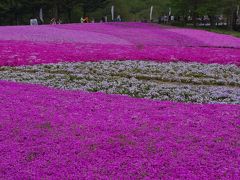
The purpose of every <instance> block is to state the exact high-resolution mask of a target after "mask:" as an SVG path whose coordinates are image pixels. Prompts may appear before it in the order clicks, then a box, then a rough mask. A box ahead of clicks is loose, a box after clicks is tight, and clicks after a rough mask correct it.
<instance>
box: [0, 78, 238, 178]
mask: <svg viewBox="0 0 240 180" xmlns="http://www.w3.org/2000/svg"><path fill="white" fill-rule="evenodd" d="M13 97H14V98H13ZM0 102H1V103H0V109H1V113H0V119H1V126H0V144H1V146H0V151H1V154H0V158H1V161H0V178H2V179H6V178H9V179H10V178H17V179H18V178H20V179H29V178H30V179H31V178H39V177H42V178H49V177H58V178H70V179H72V178H76V177H82V178H83V177H85V178H94V177H95V178H96V177H97V178H106V177H108V178H116V177H118V178H124V177H125V178H127V177H128V178H129V177H132V178H144V177H145V178H146V177H149V178H168V179H169V178H188V179H198V178H200V179H203V178H208V179H219V178H222V179H237V178H238V177H240V169H239V163H240V158H239V157H240V154H239V153H240V151H239V145H240V144H239V143H240V141H239V133H240V129H239V127H240V121H239V116H240V106H237V105H194V104H183V103H172V102H155V101H150V100H143V99H133V98H128V97H123V96H117V95H105V94H102V93H85V92H73V91H61V90H54V89H49V88H46V87H42V86H37V85H24V84H16V83H9V82H2V81H1V83H0ZM196 117H197V118H196Z"/></svg>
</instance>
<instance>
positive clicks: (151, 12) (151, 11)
mask: <svg viewBox="0 0 240 180" xmlns="http://www.w3.org/2000/svg"><path fill="white" fill-rule="evenodd" d="M152 15H153V6H151V9H150V21H152V19H153V18H152Z"/></svg>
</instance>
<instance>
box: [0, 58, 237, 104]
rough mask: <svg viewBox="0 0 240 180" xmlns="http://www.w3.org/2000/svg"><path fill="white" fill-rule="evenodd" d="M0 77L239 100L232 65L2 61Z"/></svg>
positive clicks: (185, 98) (167, 96) (171, 97)
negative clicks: (8, 63)
mask: <svg viewBox="0 0 240 180" xmlns="http://www.w3.org/2000/svg"><path fill="white" fill-rule="evenodd" d="M0 80H9V81H15V82H26V83H31V84H42V85H45V86H50V87H54V88H61V89H68V90H84V91H91V92H99V91H101V92H105V93H108V94H127V95H130V96H132V97H142V98H151V99H158V100H168V101H178V102H195V103H196V102H197V103H231V104H240V68H239V67H238V66H236V65H219V64H199V63H183V62H178V63H176V62H174V63H173V62H172V63H159V62H150V61H102V62H85V63H83V62H81V63H79V62H78V63H56V64H43V65H42V64H40V65H32V66H17V67H16V66H14V67H9V66H2V67H0Z"/></svg>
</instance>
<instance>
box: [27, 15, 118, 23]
mask: <svg viewBox="0 0 240 180" xmlns="http://www.w3.org/2000/svg"><path fill="white" fill-rule="evenodd" d="M121 21H122V18H121V16H120V15H118V16H117V17H116V18H115V19H114V20H113V22H121ZM80 22H81V23H95V19H94V18H92V19H91V20H90V18H89V17H88V16H86V17H81V18H80ZM104 22H108V17H107V16H103V17H102V18H101V20H100V23H104ZM38 24H39V23H38V20H37V19H30V25H38ZM40 24H42V23H40ZM50 24H52V25H56V24H62V20H61V19H60V18H52V19H51V21H50Z"/></svg>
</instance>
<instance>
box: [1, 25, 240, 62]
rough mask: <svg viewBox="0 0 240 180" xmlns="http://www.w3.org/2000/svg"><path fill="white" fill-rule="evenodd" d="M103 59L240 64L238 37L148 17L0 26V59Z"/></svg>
mask: <svg viewBox="0 0 240 180" xmlns="http://www.w3.org/2000/svg"><path fill="white" fill-rule="evenodd" d="M100 60H154V61H159V62H170V61H185V62H189V61H190V62H201V63H219V64H236V65H239V64H240V39H239V38H235V37H232V36H228V35H221V34H216V33H211V32H207V31H200V30H191V29H182V28H170V27H161V26H158V25H151V24H144V23H102V24H70V25H56V26H50V25H48V26H47V25H46V26H36V27H32V26H13V27H10V26H8V27H0V65H1V66H4V65H11V66H16V65H28V64H41V63H55V62H64V61H67V62H68V61H70V62H77V61H100Z"/></svg>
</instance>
